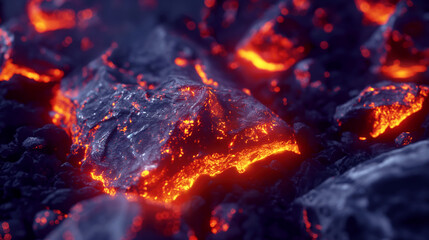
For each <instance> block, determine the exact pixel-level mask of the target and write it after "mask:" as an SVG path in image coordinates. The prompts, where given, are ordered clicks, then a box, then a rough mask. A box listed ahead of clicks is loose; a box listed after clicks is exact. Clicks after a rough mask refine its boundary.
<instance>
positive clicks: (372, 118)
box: [334, 82, 429, 138]
mask: <svg viewBox="0 0 429 240" xmlns="http://www.w3.org/2000/svg"><path fill="white" fill-rule="evenodd" d="M428 93H429V88H428V87H426V86H419V85H416V84H414V83H406V84H405V83H402V84H401V83H387V82H384V83H380V84H377V85H375V86H374V87H367V88H366V89H365V90H363V91H362V92H361V93H360V94H359V95H358V96H357V97H355V98H353V99H351V100H350V101H348V102H347V103H345V104H343V105H341V106H338V107H337V110H336V113H335V115H334V118H335V120H336V121H337V122H338V125H339V126H341V127H342V129H343V130H350V131H352V132H354V133H357V134H359V135H360V136H361V137H363V138H366V137H372V138H376V137H378V136H380V135H382V134H384V133H385V132H386V131H387V132H389V131H390V129H392V128H395V127H398V126H399V125H400V124H401V123H402V122H404V121H405V120H406V119H407V118H408V117H410V118H411V115H414V116H415V115H416V114H415V113H416V112H419V111H420V110H422V109H423V106H424V103H425V102H426V99H427V95H428ZM414 116H413V117H414ZM407 128H410V129H412V124H408V126H407Z"/></svg>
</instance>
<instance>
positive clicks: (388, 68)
mask: <svg viewBox="0 0 429 240" xmlns="http://www.w3.org/2000/svg"><path fill="white" fill-rule="evenodd" d="M426 70H427V67H426V66H425V65H411V66H402V65H401V63H400V62H399V61H395V62H394V63H393V64H392V65H385V66H382V67H381V69H380V72H381V73H382V74H383V75H385V76H388V77H391V78H397V79H407V78H411V77H414V76H415V75H417V74H418V73H422V72H426Z"/></svg>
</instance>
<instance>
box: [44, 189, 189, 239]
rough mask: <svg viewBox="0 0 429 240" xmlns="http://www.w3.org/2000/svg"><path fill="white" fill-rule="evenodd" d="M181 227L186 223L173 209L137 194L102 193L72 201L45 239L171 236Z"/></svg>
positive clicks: (167, 237) (184, 226) (176, 235)
mask: <svg viewBox="0 0 429 240" xmlns="http://www.w3.org/2000/svg"><path fill="white" fill-rule="evenodd" d="M128 198H130V197H129V196H128ZM180 228H184V229H186V228H187V226H186V225H184V224H182V223H181V222H180V217H179V214H178V213H177V211H175V210H172V209H167V208H165V207H163V206H160V205H152V204H150V203H148V202H144V201H142V200H141V199H138V198H136V197H134V198H133V199H127V197H125V196H124V195H121V194H118V195H116V196H114V197H111V196H108V195H103V196H98V197H95V198H93V199H90V200H86V201H82V202H79V203H77V204H76V205H74V206H73V208H72V209H71V210H70V213H69V214H68V216H67V218H66V219H65V220H64V221H63V222H62V223H61V225H59V226H58V227H57V228H55V230H54V231H53V232H51V233H50V234H49V235H48V236H47V237H46V239H47V240H57V239H75V240H85V239H88V240H89V239H91V240H98V239H100V240H101V239H103V240H109V239H112V240H113V239H171V237H176V238H178V237H179V235H178V234H177V233H178V231H179V229H180ZM173 235H174V236H173ZM180 239H181V238H180Z"/></svg>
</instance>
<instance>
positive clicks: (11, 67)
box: [0, 60, 64, 83]
mask: <svg viewBox="0 0 429 240" xmlns="http://www.w3.org/2000/svg"><path fill="white" fill-rule="evenodd" d="M13 75H21V76H24V77H26V78H29V79H32V80H34V81H36V82H44V83H48V82H53V81H58V80H60V79H61V78H62V77H63V75H64V73H63V71H61V70H59V69H50V70H48V71H47V75H44V74H39V73H37V72H35V71H34V70H33V69H30V68H27V67H24V66H19V65H16V64H14V63H13V62H12V60H7V61H6V62H5V63H4V66H3V69H2V70H1V73H0V81H9V80H10V79H11V78H12V77H13Z"/></svg>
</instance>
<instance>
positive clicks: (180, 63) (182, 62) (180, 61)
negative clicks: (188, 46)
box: [174, 58, 188, 67]
mask: <svg viewBox="0 0 429 240" xmlns="http://www.w3.org/2000/svg"><path fill="white" fill-rule="evenodd" d="M174 63H175V64H176V65H177V66H179V67H184V66H186V65H188V61H187V60H186V59H184V58H176V59H174Z"/></svg>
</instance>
